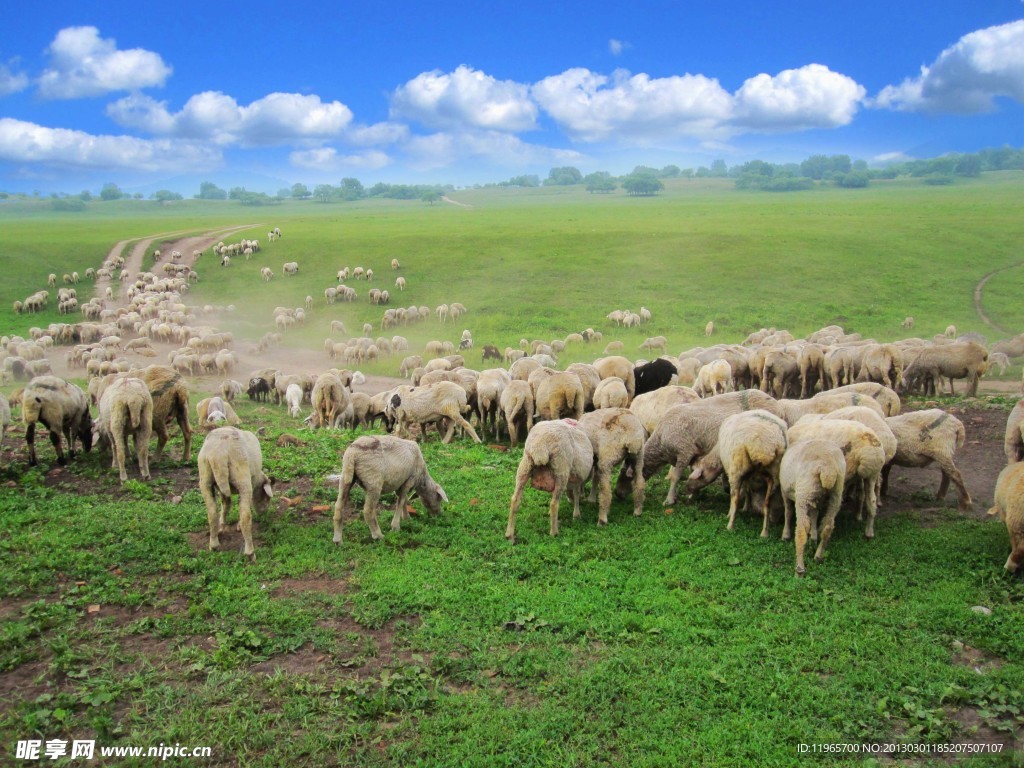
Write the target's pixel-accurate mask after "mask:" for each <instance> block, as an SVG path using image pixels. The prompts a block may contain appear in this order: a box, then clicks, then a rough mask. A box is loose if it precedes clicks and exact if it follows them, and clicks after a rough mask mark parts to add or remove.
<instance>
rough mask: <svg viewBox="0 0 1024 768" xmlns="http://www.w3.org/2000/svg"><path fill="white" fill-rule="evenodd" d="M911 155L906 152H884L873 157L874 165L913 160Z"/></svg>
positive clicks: (872, 162)
mask: <svg viewBox="0 0 1024 768" xmlns="http://www.w3.org/2000/svg"><path fill="white" fill-rule="evenodd" d="M913 159H914V158H912V157H911V156H910V155H908V154H906V153H904V152H883V153H882V154H880V155H875V156H874V157H872V158H871V164H872V165H890V164H892V163H905V162H908V161H909V160H913Z"/></svg>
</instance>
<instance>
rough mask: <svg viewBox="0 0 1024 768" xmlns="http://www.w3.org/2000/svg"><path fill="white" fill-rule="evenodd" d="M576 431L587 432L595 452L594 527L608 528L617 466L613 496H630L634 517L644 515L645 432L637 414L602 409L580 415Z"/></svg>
mask: <svg viewBox="0 0 1024 768" xmlns="http://www.w3.org/2000/svg"><path fill="white" fill-rule="evenodd" d="M579 428H580V429H582V430H583V431H584V432H586V434H587V437H588V438H589V439H590V444H591V446H592V447H593V449H594V468H593V473H592V480H591V485H590V501H595V500H596V501H597V502H598V513H597V524H598V525H608V511H609V509H611V504H612V481H611V476H612V471H613V470H614V469H615V467H617V466H618V465H619V464H622V465H623V467H622V469H621V470H620V471H619V479H618V482H617V483H616V488H615V495H616V496H618V497H619V498H622V497H624V496H625V495H626V494H627V493H629V491H630V490H632V492H633V514H634V515H635V516H637V517H639V516H640V514H641V513H642V512H643V507H644V491H645V490H646V484H645V482H644V443H645V442H646V440H647V432H646V431H645V430H644V428H643V425H642V424H641V423H640V419H638V418H637V417H636V414H634V413H633V412H631V411H629V410H627V409H626V408H603V409H601V410H598V411H593V412H591V413H587V414H584V415H583V418H581V419H580V420H579Z"/></svg>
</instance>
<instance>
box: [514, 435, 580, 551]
mask: <svg viewBox="0 0 1024 768" xmlns="http://www.w3.org/2000/svg"><path fill="white" fill-rule="evenodd" d="M593 467H594V448H593V446H592V445H591V443H590V438H588V437H587V434H586V432H584V431H583V430H582V429H580V427H579V426H578V425H577V423H576V422H575V421H572V420H570V419H564V420H559V421H545V422H542V423H540V424H537V425H536V426H535V427H534V428H533V429H532V430H531V431H530V434H529V435H527V437H526V444H525V446H524V447H523V457H522V459H521V460H520V462H519V467H518V468H517V470H516V485H515V491H514V492H513V493H512V502H511V504H510V505H509V513H508V524H507V525H506V526H505V538H506V539H508V540H509V541H511V542H513V543H515V540H516V513H517V512H518V511H519V507H520V505H521V504H522V500H523V491H524V490H525V488H526V483H527V481H532V484H533V487H534V488H537V489H538V490H542V491H548V492H550V493H551V504H550V507H549V515H550V518H551V522H550V533H551V535H552V536H557V535H558V506H559V503H560V502H561V500H562V495H563V494H564V493H565V492H566V490H568V492H569V496H570V498H571V499H572V502H573V518H578V517H579V516H580V497H581V496H582V495H583V486H584V484H585V483H586V482H587V478H588V477H589V476H590V473H591V470H592V469H593Z"/></svg>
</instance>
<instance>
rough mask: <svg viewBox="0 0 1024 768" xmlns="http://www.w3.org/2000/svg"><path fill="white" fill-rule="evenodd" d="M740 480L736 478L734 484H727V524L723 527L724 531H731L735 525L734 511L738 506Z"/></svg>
mask: <svg viewBox="0 0 1024 768" xmlns="http://www.w3.org/2000/svg"><path fill="white" fill-rule="evenodd" d="M741 481H742V478H739V477H737V478H736V482H732V481H731V480H730V482H729V524H728V525H727V526H725V528H726V530H728V531H731V530H732V528H733V525H735V523H736V510H737V509H739V506H740V484H741Z"/></svg>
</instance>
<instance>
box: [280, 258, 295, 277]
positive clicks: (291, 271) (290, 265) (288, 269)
mask: <svg viewBox="0 0 1024 768" xmlns="http://www.w3.org/2000/svg"><path fill="white" fill-rule="evenodd" d="M281 271H282V272H283V273H284V274H286V275H297V274H299V262H297V261H287V262H285V263H284V264H283V265H282V266H281Z"/></svg>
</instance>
